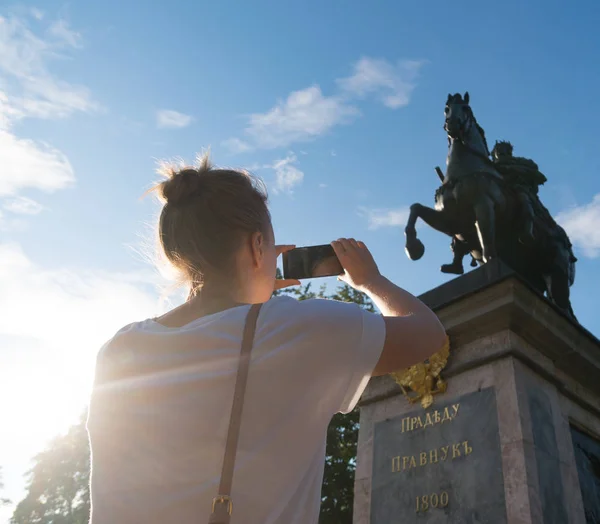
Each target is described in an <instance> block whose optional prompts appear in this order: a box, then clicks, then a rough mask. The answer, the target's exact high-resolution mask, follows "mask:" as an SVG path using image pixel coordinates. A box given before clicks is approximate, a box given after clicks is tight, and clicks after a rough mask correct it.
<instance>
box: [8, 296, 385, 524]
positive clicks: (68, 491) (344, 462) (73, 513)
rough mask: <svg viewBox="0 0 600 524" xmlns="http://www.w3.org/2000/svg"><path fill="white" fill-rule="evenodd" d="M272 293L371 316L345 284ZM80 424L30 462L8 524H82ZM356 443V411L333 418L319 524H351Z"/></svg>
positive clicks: (84, 440) (84, 463) (85, 449)
mask: <svg viewBox="0 0 600 524" xmlns="http://www.w3.org/2000/svg"><path fill="white" fill-rule="evenodd" d="M274 294H275V295H281V294H286V295H290V296H293V297H295V298H297V299H298V300H307V299H311V298H330V299H335V300H340V301H344V302H354V303H357V304H359V305H360V306H361V307H363V308H365V309H367V310H368V311H374V307H373V304H372V303H371V302H370V301H369V299H368V298H367V297H366V296H365V295H363V294H362V293H359V292H358V291H356V290H354V289H352V288H351V287H349V286H347V285H343V286H341V287H338V288H337V289H336V290H335V291H334V292H333V293H332V294H327V290H326V288H325V287H321V288H320V289H319V291H317V292H314V291H312V289H311V286H310V284H307V285H305V286H303V287H300V288H298V287H295V288H290V289H285V290H281V291H279V292H276V293H274ZM85 420H86V416H85V414H84V415H82V417H81V419H80V421H79V423H78V424H76V425H74V426H72V427H71V428H70V430H69V431H68V432H67V433H66V434H65V435H62V436H59V437H56V438H55V439H53V440H52V441H51V442H50V444H49V446H48V447H47V448H46V449H45V450H44V451H42V452H41V453H39V454H38V455H37V456H36V457H34V466H33V468H32V469H31V471H30V472H29V473H28V480H27V494H26V496H25V498H24V499H23V500H22V501H21V502H19V504H18V505H17V507H16V509H15V512H14V513H13V517H12V520H11V523H12V524H87V522H88V520H89V513H90V490H89V478H90V451H89V441H88V436H87V432H86V427H85ZM357 439H358V410H354V411H353V412H352V413H349V414H347V415H343V414H337V415H336V416H334V417H333V419H332V421H331V424H330V425H329V428H328V430H327V449H326V458H325V474H324V478H323V488H322V493H321V497H322V502H321V515H320V518H319V522H320V524H352V505H353V492H354V470H355V465H356V444H357ZM0 473H1V471H0ZM0 480H1V478H0ZM0 489H2V483H1V482H0ZM0 503H2V501H1V500H0Z"/></svg>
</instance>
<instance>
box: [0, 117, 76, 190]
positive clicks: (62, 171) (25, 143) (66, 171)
mask: <svg viewBox="0 0 600 524" xmlns="http://www.w3.org/2000/svg"><path fill="white" fill-rule="evenodd" d="M0 166H2V168H1V169H0V196H7V195H15V194H16V193H17V192H18V191H19V190H21V189H24V188H36V189H41V190H43V191H49V192H50V191H55V190H57V189H62V188H64V187H67V186H69V185H71V184H72V183H73V182H74V181H75V176H74V173H73V168H72V166H71V164H70V162H69V160H68V159H67V157H66V156H65V155H64V154H63V153H61V152H60V151H58V150H57V149H55V148H53V147H51V146H49V145H47V144H41V143H38V142H34V141H33V140H27V139H23V138H17V137H16V136H15V135H13V134H12V133H10V132H8V131H4V130H2V129H0Z"/></svg>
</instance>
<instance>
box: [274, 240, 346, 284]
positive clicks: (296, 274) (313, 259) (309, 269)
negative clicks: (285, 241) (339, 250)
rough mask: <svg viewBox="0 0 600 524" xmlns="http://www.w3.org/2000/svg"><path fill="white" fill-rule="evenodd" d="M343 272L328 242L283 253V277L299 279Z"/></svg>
mask: <svg viewBox="0 0 600 524" xmlns="http://www.w3.org/2000/svg"><path fill="white" fill-rule="evenodd" d="M343 274H344V268H342V265H341V264H340V261H339V260H338V257H337V255H336V254H335V251H334V250H333V247H331V245H329V244H326V245H323V246H309V247H298V248H296V249H292V250H291V251H286V252H285V253H283V278H293V279H297V280H301V279H303V278H318V277H332V276H336V275H343Z"/></svg>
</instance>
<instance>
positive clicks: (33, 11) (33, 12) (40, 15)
mask: <svg viewBox="0 0 600 524" xmlns="http://www.w3.org/2000/svg"><path fill="white" fill-rule="evenodd" d="M29 12H30V13H31V16H33V18H35V19H36V20H41V19H42V18H44V11H42V10H41V9H38V8H37V7H32V8H31V9H30V10H29Z"/></svg>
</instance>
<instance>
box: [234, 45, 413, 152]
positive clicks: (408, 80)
mask: <svg viewBox="0 0 600 524" xmlns="http://www.w3.org/2000/svg"><path fill="white" fill-rule="evenodd" d="M423 64H424V62H423V61H417V60H401V61H398V62H397V63H391V62H389V61H387V60H385V59H382V58H369V57H363V58H361V59H360V60H359V61H358V62H356V63H355V64H354V66H353V74H352V75H351V76H349V77H346V78H340V79H338V80H337V86H338V88H339V89H338V91H337V92H336V93H334V94H333V95H331V96H327V95H324V94H323V92H322V91H321V88H320V87H319V85H317V84H314V85H312V86H309V87H306V88H304V89H300V90H298V91H293V92H291V93H290V94H289V95H288V96H287V98H286V99H285V100H280V101H278V102H277V103H276V104H275V106H274V107H272V108H271V109H269V110H268V111H266V112H265V113H253V114H251V115H249V117H248V124H247V126H246V128H245V129H244V134H245V137H244V139H243V140H242V139H238V138H233V139H229V140H227V141H226V145H229V147H230V148H231V149H232V151H233V152H242V151H248V150H250V149H251V148H254V147H259V148H263V149H275V148H278V147H287V146H289V145H290V144H292V143H295V142H306V141H309V140H313V139H315V138H316V137H318V136H320V135H323V134H325V133H327V132H329V131H330V130H331V129H332V128H333V127H335V126H338V125H344V124H349V123H350V122H352V121H353V120H354V119H355V118H357V117H358V116H360V111H359V109H358V108H357V107H356V104H355V101H356V100H358V99H360V98H364V97H365V96H367V95H374V96H376V97H377V98H378V99H379V100H380V101H381V102H382V103H383V104H385V105H386V106H387V107H389V108H392V109H397V108H399V107H402V106H405V105H407V104H408V103H409V101H410V96H411V94H412V92H413V90H414V89H415V86H416V80H417V77H418V74H419V71H420V69H421V67H422V65H423ZM332 156H335V154H332Z"/></svg>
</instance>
